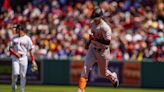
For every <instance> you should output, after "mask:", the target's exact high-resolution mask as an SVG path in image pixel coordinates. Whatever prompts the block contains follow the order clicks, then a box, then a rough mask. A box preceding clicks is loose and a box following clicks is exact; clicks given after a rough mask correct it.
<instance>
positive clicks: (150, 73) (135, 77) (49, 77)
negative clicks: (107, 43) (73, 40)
mask: <svg viewBox="0 0 164 92" xmlns="http://www.w3.org/2000/svg"><path fill="white" fill-rule="evenodd" d="M37 64H38V66H39V71H38V72H35V73H32V71H31V62H29V65H28V71H27V80H28V81H27V82H28V83H30V84H59V85H61V84H65V85H68V84H71V85H77V83H78V79H79V77H80V73H81V71H82V68H83V61H76V60H74V61H72V60H54V59H51V60H50V59H42V60H38V62H37ZM108 69H110V70H111V71H113V72H116V73H117V74H118V78H119V80H120V86H126V87H144V88H145V87H146V88H149V87H151V88H164V72H163V70H164V62H155V61H152V62H146V61H143V62H137V61H136V62H135V61H126V62H125V61H110V62H109V65H108ZM0 83H11V60H9V59H1V60H0ZM88 85H98V86H111V82H110V81H109V80H106V79H104V78H103V77H101V76H100V73H99V71H98V67H97V64H95V65H94V67H93V70H92V71H91V72H90V74H89V80H88Z"/></svg>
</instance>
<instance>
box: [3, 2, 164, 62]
mask: <svg viewBox="0 0 164 92" xmlns="http://www.w3.org/2000/svg"><path fill="white" fill-rule="evenodd" d="M41 1H46V2H41ZM64 1H66V0H59V1H58V0H33V2H30V3H27V4H26V5H25V6H24V7H16V9H13V8H12V7H8V6H2V7H1V11H0V12H1V13H0V57H1V58H4V57H7V56H8V51H7V47H8V44H9V42H10V40H11V39H12V37H13V36H14V35H15V30H13V28H12V27H13V26H14V25H15V24H18V23H23V24H25V25H26V29H27V30H26V31H27V34H28V35H30V37H31V39H32V41H33V43H34V45H35V55H36V56H37V58H55V59H67V58H71V59H82V58H83V57H84V56H85V54H86V52H87V49H85V43H86V41H87V40H88V39H89V35H88V31H89V30H90V28H89V24H90V21H91V19H90V16H91V13H92V10H93V8H94V7H95V6H98V5H99V6H100V7H101V8H102V9H103V11H104V12H105V13H104V17H103V18H104V20H105V21H106V22H107V23H108V24H109V25H110V26H111V28H112V32H113V35H112V41H111V44H110V49H111V53H110V54H109V57H110V59H111V60H137V61H142V60H149V59H150V60H155V61H164V3H162V2H160V0H159V2H155V3H154V2H152V3H150V2H149V0H148V2H149V3H146V0H107V1H102V2H95V1H85V2H74V3H72V4H67V3H65V2H64Z"/></svg>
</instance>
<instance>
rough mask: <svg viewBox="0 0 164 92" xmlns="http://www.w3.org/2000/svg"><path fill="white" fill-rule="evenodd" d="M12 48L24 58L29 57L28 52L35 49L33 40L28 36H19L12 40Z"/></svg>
mask: <svg viewBox="0 0 164 92" xmlns="http://www.w3.org/2000/svg"><path fill="white" fill-rule="evenodd" d="M10 46H11V47H12V48H13V49H14V51H16V53H20V54H21V55H23V56H27V54H28V51H29V50H30V49H32V48H34V45H33V43H32V41H31V38H30V37H29V36H27V35H24V36H22V37H19V36H18V35H17V36H15V37H14V38H13V39H12V41H11V43H10ZM14 57H15V56H14Z"/></svg>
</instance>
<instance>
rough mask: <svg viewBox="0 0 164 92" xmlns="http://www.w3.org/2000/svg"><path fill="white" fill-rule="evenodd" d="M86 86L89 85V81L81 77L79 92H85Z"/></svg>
mask: <svg viewBox="0 0 164 92" xmlns="http://www.w3.org/2000/svg"><path fill="white" fill-rule="evenodd" d="M86 84H87V79H86V78H84V77H80V80H79V89H78V92H85V87H86Z"/></svg>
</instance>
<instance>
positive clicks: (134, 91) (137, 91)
mask: <svg viewBox="0 0 164 92" xmlns="http://www.w3.org/2000/svg"><path fill="white" fill-rule="evenodd" d="M25 91H26V92H77V87H76V86H53V85H27V86H26V90H25ZM0 92H11V87H10V85H6V84H5V85H4V84H0ZM17 92H19V86H18V88H17ZM86 92H164V89H143V88H112V87H87V89H86Z"/></svg>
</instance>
